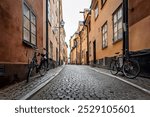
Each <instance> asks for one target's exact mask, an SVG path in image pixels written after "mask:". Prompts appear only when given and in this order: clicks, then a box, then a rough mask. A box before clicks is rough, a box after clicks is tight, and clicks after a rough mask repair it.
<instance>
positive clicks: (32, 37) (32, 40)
mask: <svg viewBox="0 0 150 117" xmlns="http://www.w3.org/2000/svg"><path fill="white" fill-rule="evenodd" d="M31 43H32V44H34V45H36V37H35V35H33V34H31Z"/></svg>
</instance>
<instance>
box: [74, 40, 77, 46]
mask: <svg viewBox="0 0 150 117" xmlns="http://www.w3.org/2000/svg"><path fill="white" fill-rule="evenodd" d="M74 47H77V40H76V39H75V40H74Z"/></svg>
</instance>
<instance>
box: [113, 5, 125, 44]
mask: <svg viewBox="0 0 150 117" xmlns="http://www.w3.org/2000/svg"><path fill="white" fill-rule="evenodd" d="M122 24H123V11H122V6H121V7H120V8H119V9H118V10H117V11H116V12H115V13H114V15H113V42H116V41H118V40H121V39H122V38H123V25H122Z"/></svg>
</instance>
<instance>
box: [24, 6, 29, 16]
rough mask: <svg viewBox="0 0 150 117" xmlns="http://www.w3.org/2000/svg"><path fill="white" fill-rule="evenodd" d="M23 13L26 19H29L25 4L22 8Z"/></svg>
mask: <svg viewBox="0 0 150 117" xmlns="http://www.w3.org/2000/svg"><path fill="white" fill-rule="evenodd" d="M23 13H24V15H25V16H26V17H27V18H29V8H28V7H27V6H26V5H25V4H24V6H23Z"/></svg>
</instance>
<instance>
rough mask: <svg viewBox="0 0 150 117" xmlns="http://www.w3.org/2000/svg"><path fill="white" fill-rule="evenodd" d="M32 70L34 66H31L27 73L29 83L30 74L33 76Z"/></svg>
mask: <svg viewBox="0 0 150 117" xmlns="http://www.w3.org/2000/svg"><path fill="white" fill-rule="evenodd" d="M32 71H33V68H32V67H30V68H29V71H28V75H27V83H28V82H29V78H30V76H31V73H32Z"/></svg>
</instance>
